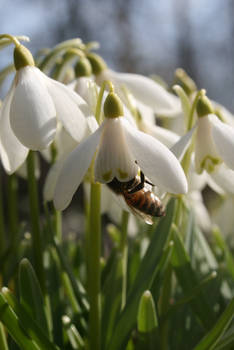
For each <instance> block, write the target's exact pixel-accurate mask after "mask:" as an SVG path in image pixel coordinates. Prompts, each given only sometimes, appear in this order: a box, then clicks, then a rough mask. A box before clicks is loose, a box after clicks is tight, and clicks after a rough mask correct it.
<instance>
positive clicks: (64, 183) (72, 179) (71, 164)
mask: <svg viewBox="0 0 234 350" xmlns="http://www.w3.org/2000/svg"><path fill="white" fill-rule="evenodd" d="M101 132H102V127H100V128H99V129H97V131H95V133H93V134H92V135H90V136H89V137H87V139H85V140H83V141H82V142H81V143H80V144H79V145H78V147H77V148H75V149H74V151H72V153H71V154H70V155H69V156H68V158H67V159H66V160H65V162H64V164H63V167H62V170H61V171H60V174H59V176H58V180H57V183H56V187H55V191H54V204H55V207H56V209H58V210H63V209H65V208H66V207H67V206H68V205H69V203H70V201H71V200H72V197H73V195H74V193H75V191H76V190H77V188H78V187H79V185H80V183H81V181H82V179H83V177H84V175H85V173H86V172H87V170H88V168H89V166H90V163H91V161H92V158H93V156H94V153H95V151H96V148H97V145H98V142H99V139H100V134H101Z"/></svg>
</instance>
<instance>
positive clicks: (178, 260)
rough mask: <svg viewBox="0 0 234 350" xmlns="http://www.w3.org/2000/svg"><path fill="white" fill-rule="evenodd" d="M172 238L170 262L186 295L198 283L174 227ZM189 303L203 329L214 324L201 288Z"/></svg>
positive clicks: (211, 311) (213, 316)
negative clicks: (172, 246) (172, 247)
mask: <svg viewBox="0 0 234 350" xmlns="http://www.w3.org/2000/svg"><path fill="white" fill-rule="evenodd" d="M173 240H174V250H173V254H172V259H171V263H172V266H173V268H174V271H175V273H176V277H177V280H178V282H179V284H180V286H181V288H182V290H183V292H184V294H185V295H188V294H190V293H191V292H192V290H193V289H194V287H195V286H196V285H197V284H198V280H197V276H196V273H195V271H194V270H193V268H192V266H191V262H190V259H189V256H188V254H187V252H186V250H185V247H184V245H183V242H182V241H181V238H180V236H179V234H178V231H177V229H176V228H175V227H174V228H173ZM189 303H190V305H191V307H192V310H193V312H194V313H195V314H196V316H197V317H198V320H199V321H200V323H201V325H202V326H203V327H204V329H210V328H211V326H212V325H213V324H214V321H215V315H214V312H213V310H212V308H211V307H210V306H209V304H208V301H207V299H206V297H205V295H204V293H203V290H202V289H201V290H200V292H199V293H198V294H197V297H196V298H195V299H192V300H191V301H190V302H189Z"/></svg>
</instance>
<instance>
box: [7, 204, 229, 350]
mask: <svg viewBox="0 0 234 350" xmlns="http://www.w3.org/2000/svg"><path fill="white" fill-rule="evenodd" d="M176 208H177V203H176V200H172V201H171V202H170V203H169V205H168V207H167V215H166V216H165V217H164V218H163V219H160V220H158V223H156V224H154V225H153V227H152V228H151V229H150V230H149V229H147V230H146V229H142V227H141V229H140V232H139V233H138V234H137V236H136V237H134V238H133V239H131V238H128V268H127V297H126V304H125V306H124V307H123V306H122V302H121V301H122V278H123V270H122V253H121V249H122V248H121V239H120V238H118V237H121V231H120V230H119V229H117V228H116V229H115V234H114V235H111V236H110V237H111V239H112V240H113V244H114V247H112V249H111V251H110V253H108V254H107V255H103V262H102V263H103V266H104V267H103V268H102V276H101V285H102V289H101V295H102V307H101V309H102V322H101V323H102V334H101V342H102V346H101V349H103V350H108V349H111V350H122V349H127V350H143V349H144V350H146V349H149V350H151V349H159V350H166V349H168V350H170V349H172V350H177V349H178V350H187V349H194V350H202V349H218V350H223V349H227V350H228V349H232V347H233V345H234V325H233V323H232V318H233V314H234V301H233V299H231V296H232V295H233V290H234V281H233V275H232V273H233V259H232V252H231V251H230V248H229V247H228V244H227V243H226V242H225V239H224V238H223V237H221V235H220V233H219V232H217V230H216V231H215V232H214V236H213V238H212V237H209V240H208V239H207V237H206V236H205V235H204V234H203V233H202V232H201V230H200V229H199V228H198V227H197V226H196V223H195V220H194V217H193V215H192V213H191V212H188V211H186V210H184V212H183V231H181V229H180V228H178V227H177V226H176V224H175V212H176ZM46 217H47V219H46V222H45V226H44V233H45V237H46V242H45V252H44V268H45V276H46V294H43V293H42V291H41V287H40V284H39V282H38V279H37V277H36V274H35V271H34V268H33V266H32V265H31V263H30V262H29V260H27V259H25V258H24V259H22V260H21V262H20V264H19V270H18V276H17V277H16V276H13V275H12V283H11V287H10V289H11V290H12V292H11V291H10V290H9V289H7V288H3V289H2V292H1V293H0V321H1V324H0V325H1V327H0V344H1V349H3V350H13V349H15V344H14V343H13V342H11V341H9V339H10V338H12V339H14V342H15V343H16V344H18V346H19V348H20V349H22V350H25V349H26V350H39V349H42V350H58V349H61V350H63V349H65V350H69V349H72V350H73V349H85V348H87V342H88V337H89V333H88V326H87V321H88V313H89V303H88V296H87V292H86V283H87V276H86V267H85V266H86V262H85V261H84V258H83V257H84V254H83V252H82V242H79V243H78V244H77V242H74V238H71V237H65V238H64V240H63V241H62V242H58V240H57V239H56V238H55V235H54V224H53V220H51V219H50V217H51V216H50V212H49V211H47V215H46ZM113 230H114V228H112V231H113ZM20 245H21V247H20V250H19V251H20V252H21V254H22V256H23V255H24V253H25V252H27V255H28V256H30V254H28V249H29V247H28V245H25V241H24V239H23V240H22V241H21V243H20ZM16 278H17V283H15V282H16ZM13 282H14V283H13ZM12 286H13V287H12ZM3 325H4V327H3ZM7 334H9V336H7Z"/></svg>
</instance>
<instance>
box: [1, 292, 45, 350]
mask: <svg viewBox="0 0 234 350" xmlns="http://www.w3.org/2000/svg"><path fill="white" fill-rule="evenodd" d="M0 320H1V322H2V323H3V324H4V325H5V327H6V328H7V330H8V333H9V334H10V335H11V336H12V338H13V339H14V340H15V342H16V343H17V344H18V345H19V347H20V349H21V350H40V348H39V347H38V346H37V345H36V344H35V342H34V341H33V340H32V339H31V338H30V337H29V336H28V335H27V334H26V333H25V332H24V330H23V328H22V327H21V325H20V322H19V319H18V317H17V315H16V314H15V312H14V311H13V310H12V308H11V307H10V306H9V305H8V303H7V301H6V299H5V298H4V296H3V295H2V294H1V293H0Z"/></svg>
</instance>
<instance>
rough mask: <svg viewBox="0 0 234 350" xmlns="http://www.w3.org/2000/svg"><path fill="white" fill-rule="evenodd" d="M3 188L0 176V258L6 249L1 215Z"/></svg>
mask: <svg viewBox="0 0 234 350" xmlns="http://www.w3.org/2000/svg"><path fill="white" fill-rule="evenodd" d="M2 190H3V186H2V177H1V176H0V256H1V255H2V254H3V253H4V252H5V249H6V235H5V220H4V213H3V193H2Z"/></svg>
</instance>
